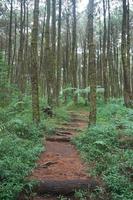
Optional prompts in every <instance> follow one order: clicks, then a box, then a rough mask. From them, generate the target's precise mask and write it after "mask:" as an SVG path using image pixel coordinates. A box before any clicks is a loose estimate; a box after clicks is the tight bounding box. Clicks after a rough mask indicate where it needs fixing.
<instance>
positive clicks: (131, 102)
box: [121, 0, 133, 107]
mask: <svg viewBox="0 0 133 200" xmlns="http://www.w3.org/2000/svg"><path fill="white" fill-rule="evenodd" d="M129 34H130V32H129V0H123V19H122V45H121V53H122V64H123V76H124V102H125V105H126V107H133V94H132V91H131V87H130V52H129V49H130V36H129Z"/></svg>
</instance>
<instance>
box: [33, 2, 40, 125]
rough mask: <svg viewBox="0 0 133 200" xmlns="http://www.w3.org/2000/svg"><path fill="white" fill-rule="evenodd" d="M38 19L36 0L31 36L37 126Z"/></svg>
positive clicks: (37, 121)
mask: <svg viewBox="0 0 133 200" xmlns="http://www.w3.org/2000/svg"><path fill="white" fill-rule="evenodd" d="M38 18H39V0H34V19H33V28H32V35H31V85H32V111H33V120H34V121H35V123H36V124H38V123H39V121H40V113H39V91H38V50H37V39H38Z"/></svg>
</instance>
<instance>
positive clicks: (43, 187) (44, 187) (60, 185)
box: [33, 179, 98, 195]
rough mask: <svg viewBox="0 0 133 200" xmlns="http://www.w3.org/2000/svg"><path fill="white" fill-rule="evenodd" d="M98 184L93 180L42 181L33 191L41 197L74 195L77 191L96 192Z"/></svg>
mask: <svg viewBox="0 0 133 200" xmlns="http://www.w3.org/2000/svg"><path fill="white" fill-rule="evenodd" d="M97 186H98V183H97V182H96V181H95V180H91V179H85V180H83V179H76V180H75V179H74V180H63V181H57V180H45V181H40V182H39V183H38V184H37V185H36V186H34V188H33V191H34V192H35V193H37V194H39V195H43V194H46V193H47V194H62V195H67V194H72V193H74V192H75V190H79V189H88V190H91V191H92V190H95V189H96V188H97Z"/></svg>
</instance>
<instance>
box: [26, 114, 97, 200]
mask: <svg viewBox="0 0 133 200" xmlns="http://www.w3.org/2000/svg"><path fill="white" fill-rule="evenodd" d="M87 121H88V115H87V113H86V112H80V113H73V112H71V121H70V122H69V123H65V124H62V125H61V126H60V127H59V128H58V129H57V131H56V134H55V135H53V136H50V137H47V138H46V142H45V147H46V151H45V152H43V153H42V154H41V155H40V158H39V160H38V163H37V167H36V168H35V169H34V170H33V172H32V175H31V177H30V179H31V180H36V181H37V182H38V184H37V185H36V186H35V188H34V189H33V190H34V192H35V193H36V194H37V195H36V196H35V197H34V198H32V199H33V200H48V199H49V200H56V199H58V198H57V197H56V195H69V194H72V193H74V192H75V190H78V189H95V188H96V186H97V183H96V181H95V180H93V178H91V177H89V176H88V174H87V166H86V165H85V163H83V161H82V160H81V158H80V156H79V153H78V151H77V150H76V148H75V146H74V145H73V144H71V141H70V140H71V138H72V137H73V136H74V135H76V134H79V133H80V131H82V130H83V129H84V128H86V127H87ZM46 194H48V195H47V196H46ZM72 199H73V198H72Z"/></svg>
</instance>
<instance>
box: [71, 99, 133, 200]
mask: <svg viewBox="0 0 133 200" xmlns="http://www.w3.org/2000/svg"><path fill="white" fill-rule="evenodd" d="M73 141H74V143H75V144H76V146H77V148H78V149H79V151H80V152H81V156H82V157H83V159H84V160H85V161H86V162H88V164H89V166H88V172H89V174H91V175H93V176H96V178H97V177H99V176H100V178H101V180H102V181H103V183H104V184H105V189H103V188H100V189H99V192H98V193H96V194H92V199H93V198H94V196H95V198H96V199H112V200H132V199H133V193H132V191H133V110H132V109H127V108H125V107H124V105H123V101H122V100H121V99H120V100H115V99H113V100H111V101H110V102H109V103H108V104H106V105H105V104H104V103H103V102H100V101H99V102H98V110H97V125H95V126H91V127H89V129H87V130H85V131H84V132H83V133H82V134H80V136H77V137H75V138H74V140H73ZM104 190H106V194H107V197H105V196H104V195H103V193H105V191H104ZM102 195H103V197H102ZM100 196H101V197H100ZM95 198H94V199H95Z"/></svg>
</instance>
